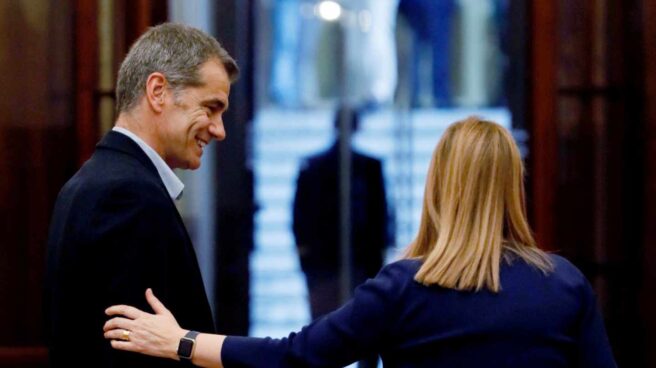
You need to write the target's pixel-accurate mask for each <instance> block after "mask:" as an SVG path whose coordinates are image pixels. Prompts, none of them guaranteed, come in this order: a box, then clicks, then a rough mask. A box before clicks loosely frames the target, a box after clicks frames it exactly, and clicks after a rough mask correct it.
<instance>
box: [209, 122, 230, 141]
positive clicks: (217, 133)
mask: <svg viewBox="0 0 656 368" xmlns="http://www.w3.org/2000/svg"><path fill="white" fill-rule="evenodd" d="M209 131H210V134H211V135H212V138H214V139H216V140H217V141H222V140H224V139H225V137H226V132H225V127H224V126H223V119H222V118H218V119H215V120H213V121H212V124H210V128H209Z"/></svg>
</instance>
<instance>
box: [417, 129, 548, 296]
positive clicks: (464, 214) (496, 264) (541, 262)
mask: <svg viewBox="0 0 656 368" xmlns="http://www.w3.org/2000/svg"><path fill="white" fill-rule="evenodd" d="M523 180H524V167H523V164H522V159H521V156H520V154H519V149H518V148H517V145H516V144H515V141H514V140H513V138H512V136H511V135H510V133H509V132H508V131H507V130H506V129H504V128H503V127H501V126H500V125H498V124H496V123H493V122H490V121H485V120H482V119H480V118H477V117H469V118H467V119H465V120H462V121H459V122H456V123H454V124H453V125H451V126H450V127H449V128H448V129H447V130H446V132H445V133H444V135H443V136H442V139H440V142H439V143H438V145H437V147H436V148H435V151H434V152H433V158H432V160H431V164H430V169H429V171H428V178H427V179H426V189H425V194H424V205H423V210H422V215H421V223H420V225H419V233H418V234H417V237H416V238H415V240H414V241H413V242H412V243H411V244H410V247H409V249H408V250H407V252H406V257H407V258H417V257H419V258H421V259H422V260H423V265H422V266H421V268H420V269H419V271H418V272H417V274H416V275H415V280H417V281H418V282H420V283H422V284H424V285H440V286H442V287H445V288H451V289H457V290H481V289H482V288H483V287H485V288H487V289H489V290H491V291H493V292H498V291H499V290H500V288H501V285H500V282H499V268H500V263H501V259H502V257H508V259H509V257H510V256H511V255H512V254H514V255H516V256H518V257H520V258H522V259H523V260H524V261H526V262H527V263H529V264H531V265H533V266H535V267H536V268H537V269H539V270H541V271H542V272H544V273H545V274H546V273H548V272H550V271H551V270H552V269H553V264H552V262H551V260H550V259H549V257H548V256H547V254H546V253H544V252H543V251H541V250H540V249H538V248H537V246H536V244H535V240H534V239H533V236H532V234H531V229H530V228H529V225H528V221H527V220H526V205H525V199H524V183H523Z"/></svg>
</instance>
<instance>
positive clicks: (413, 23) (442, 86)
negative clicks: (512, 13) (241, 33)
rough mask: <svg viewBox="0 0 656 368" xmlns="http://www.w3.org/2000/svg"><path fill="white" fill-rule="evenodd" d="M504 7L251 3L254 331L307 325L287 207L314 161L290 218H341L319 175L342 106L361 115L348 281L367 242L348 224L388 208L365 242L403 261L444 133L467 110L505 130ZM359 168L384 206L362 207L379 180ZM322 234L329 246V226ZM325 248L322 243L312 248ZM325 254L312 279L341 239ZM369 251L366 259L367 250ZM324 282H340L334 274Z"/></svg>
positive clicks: (495, 3) (475, 3)
mask: <svg viewBox="0 0 656 368" xmlns="http://www.w3.org/2000/svg"><path fill="white" fill-rule="evenodd" d="M506 9H507V5H506V1H503V0H457V1H456V0H439V1H435V0H351V1H340V2H332V1H311V0H307V1H303V0H278V1H274V0H268V1H267V0H261V1H260V2H259V3H258V24H257V26H258V27H257V35H256V42H257V44H256V55H257V59H258V60H257V64H256V65H257V67H256V68H257V70H256V87H257V88H256V90H257V97H258V98H257V101H258V104H257V108H256V118H255V121H254V124H253V129H254V130H253V163H254V172H255V183H256V184H255V185H256V187H255V191H256V200H257V204H258V206H259V208H260V211H259V212H258V214H257V215H256V219H255V231H256V234H255V239H256V241H255V251H254V253H253V256H252V259H251V266H252V268H251V272H252V274H253V278H252V280H253V285H252V289H251V297H252V305H253V308H252V310H251V317H252V318H251V321H252V325H251V335H254V336H276V337H277V336H285V335H287V334H288V333H289V332H290V331H292V330H298V329H299V328H300V327H302V326H303V325H304V324H306V323H308V322H309V321H310V319H311V316H312V313H311V308H310V305H309V302H308V300H309V295H310V294H311V293H309V292H308V287H307V283H306V276H308V275H309V273H307V272H308V270H307V267H305V268H306V269H305V270H303V269H302V267H301V262H300V260H299V249H300V250H301V252H305V251H307V248H308V244H297V243H302V242H303V241H306V242H309V240H303V239H299V236H298V232H299V230H298V229H297V234H296V235H297V236H296V237H295V234H294V231H293V228H292V226H293V224H294V222H295V219H294V213H293V212H294V211H293V209H294V199H295V197H296V198H300V196H301V194H299V193H298V192H297V191H298V190H299V189H298V188H297V181H298V180H299V176H301V174H300V173H301V172H302V171H303V172H304V171H311V170H310V169H309V168H310V167H313V166H317V167H319V166H321V165H324V166H323V169H317V171H316V173H315V174H312V175H310V176H316V177H313V178H312V179H307V180H308V181H310V182H312V184H311V185H309V187H310V188H313V189H312V190H310V192H313V193H316V192H317V191H319V192H320V193H321V194H319V195H317V194H313V197H312V198H313V202H312V201H311V203H312V205H309V207H310V208H312V210H308V211H306V212H304V215H303V216H301V221H299V216H298V214H297V217H296V223H297V226H299V225H298V224H299V223H305V225H304V226H307V227H308V228H310V230H308V231H309V232H310V233H312V232H314V233H315V235H316V234H321V232H322V231H324V230H322V229H323V228H325V226H324V225H325V223H326V222H336V221H337V220H335V219H334V218H331V217H330V214H332V215H333V216H338V213H339V209H338V208H339V198H340V197H339V195H338V193H339V191H338V190H335V189H334V188H332V187H331V186H329V185H327V184H326V183H327V182H328V181H330V180H335V181H338V179H335V178H334V175H328V174H327V173H328V172H331V170H333V171H334V172H338V171H339V169H338V167H339V166H337V164H336V163H333V164H328V163H327V162H328V161H330V160H333V161H334V162H338V163H339V162H341V161H340V160H339V159H337V158H335V157H339V154H338V153H337V154H336V153H335V151H339V150H338V147H334V145H335V143H336V142H337V139H336V138H337V137H338V135H339V129H336V128H335V124H334V122H335V120H336V116H337V115H338V114H337V111H338V107H339V106H349V107H351V108H352V110H353V111H356V112H357V114H358V117H359V124H358V125H359V127H358V129H357V130H354V131H353V132H352V135H351V138H352V145H351V146H352V147H353V150H352V151H351V156H352V161H350V162H351V165H350V166H351V181H350V183H351V184H350V187H351V197H350V198H351V210H350V217H351V224H350V227H351V228H352V229H355V230H352V233H351V237H350V239H351V243H352V244H351V249H352V251H351V264H356V266H355V267H353V268H351V272H352V274H353V280H354V281H357V282H360V281H361V280H362V278H358V277H356V276H357V275H358V273H362V272H360V270H358V266H357V264H358V263H360V258H362V254H363V251H361V250H359V248H358V247H360V248H362V243H365V242H364V241H361V240H358V235H357V229H358V228H360V227H362V226H365V225H361V224H364V222H362V223H359V222H358V221H361V219H362V218H363V217H365V218H369V217H374V216H376V215H379V214H380V211H383V212H385V210H384V208H385V204H386V205H387V208H388V210H387V212H388V213H387V214H383V217H384V218H385V219H386V221H387V224H388V225H387V226H385V225H383V226H384V227H385V228H384V229H379V230H369V233H368V236H369V239H373V238H376V236H377V235H376V234H380V232H381V231H382V232H383V235H382V238H383V239H384V238H385V237H386V236H387V241H386V243H387V245H388V247H386V248H385V256H384V259H385V261H386V262H389V261H393V260H394V259H396V258H398V257H399V256H400V254H401V252H402V250H403V249H404V248H405V246H406V245H407V244H408V243H409V242H410V241H412V239H413V237H414V235H415V232H416V230H417V227H418V222H419V216H420V209H421V203H422V198H423V187H424V180H425V175H426V171H427V170H428V164H429V161H430V158H431V154H432V151H433V148H434V147H435V145H436V143H437V141H438V139H439V138H440V136H441V134H442V132H443V131H444V129H445V128H446V127H447V126H448V125H449V124H451V123H453V122H454V121H456V120H460V119H463V118H465V117H467V116H469V115H474V114H475V115H480V116H483V117H485V118H487V119H490V120H494V121H496V122H498V123H500V124H502V125H504V126H506V127H510V121H511V116H510V113H509V111H508V109H507V107H506V100H507V99H506V95H505V87H504V86H505V84H506V83H505V80H506V74H507V73H506V67H505V66H506V65H507V64H508V62H507V55H506V54H505V53H504V50H505V44H504V42H503V39H504V32H503V30H504V29H505V28H506ZM346 126H348V124H346V125H344V127H346ZM331 147H332V150H331ZM331 152H333V153H331ZM330 157H332V158H330ZM363 157H366V159H362V158H363ZM362 160H365V161H368V162H377V163H380V165H381V167H382V174H383V181H384V188H385V193H386V194H385V198H386V200H384V201H383V202H385V203H383V204H382V205H381V206H378V207H377V208H378V209H379V210H378V212H370V211H371V210H370V208H373V206H368V205H365V204H363V202H366V201H365V200H364V199H363V198H365V197H373V196H374V194H373V192H374V191H375V184H374V181H370V180H369V179H367V176H371V175H369V174H367V175H365V174H363V172H364V171H367V170H366V169H364V167H367V166H366V165H364V164H361V161H362ZM331 165H333V166H331ZM363 165H364V166H363ZM374 166H375V165H374ZM374 176H375V175H374ZM317 178H323V181H322V179H317ZM327 178H328V179H327ZM303 180H305V179H302V180H301V181H303ZM319 188H320V189H319ZM329 188H332V189H329ZM347 198H348V197H347ZM297 200H298V199H297ZM381 208H383V210H380V209H381ZM383 222H384V220H383ZM335 231H337V232H339V229H338V228H337V230H335ZM320 237H321V236H320ZM324 238H330V239H339V237H335V234H334V232H333V234H327V235H325V236H324ZM383 241H384V240H383ZM384 242H385V241H384ZM299 246H300V248H299ZM322 246H323V247H328V246H329V245H326V244H318V245H315V247H319V248H321V247H322ZM330 247H332V251H326V252H325V253H324V256H323V257H324V258H323V259H324V262H318V265H317V264H315V265H314V266H315V267H316V268H317V269H318V270H317V271H316V272H318V273H321V272H328V271H327V270H326V268H328V267H322V266H325V265H326V264H328V263H329V262H328V260H329V259H330V258H331V257H335V252H336V249H339V247H340V245H339V241H338V240H337V241H335V244H330ZM365 252H371V253H368V254H371V257H372V258H375V256H374V254H373V253H375V251H372V250H371V248H370V249H368V250H366V251H365ZM303 254H306V253H303ZM319 259H321V258H320V257H319ZM338 259H339V257H338ZM304 262H305V261H304ZM310 263H311V262H310ZM306 266H307V265H306ZM338 269H339V270H341V269H343V267H338ZM303 271H306V273H304V272H303ZM332 271H334V270H332ZM374 274H375V273H374ZM331 277H332V279H333V280H336V282H337V283H339V278H340V275H339V271H335V273H334V274H332V275H331ZM316 287H317V290H320V291H323V295H324V296H326V295H328V296H330V297H327V299H329V301H328V302H326V303H325V304H327V305H329V304H334V303H332V302H334V301H335V299H338V297H334V295H335V293H334V290H332V289H330V288H331V287H332V286H330V287H326V286H325V285H317V286H316ZM322 287H323V289H322Z"/></svg>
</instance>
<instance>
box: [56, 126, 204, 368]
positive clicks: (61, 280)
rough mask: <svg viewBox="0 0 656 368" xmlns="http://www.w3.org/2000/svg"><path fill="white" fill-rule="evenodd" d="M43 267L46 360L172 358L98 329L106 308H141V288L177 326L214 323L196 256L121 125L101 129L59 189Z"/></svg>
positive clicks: (109, 362) (136, 363)
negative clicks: (123, 344)
mask: <svg viewBox="0 0 656 368" xmlns="http://www.w3.org/2000/svg"><path fill="white" fill-rule="evenodd" d="M46 275H47V279H46V295H45V299H46V313H47V316H46V320H47V323H48V326H47V331H48V340H49V347H50V360H51V365H52V366H54V367H60V366H62V367H63V366H66V367H69V366H74V365H79V364H82V365H83V366H93V367H171V366H179V365H180V364H179V363H177V362H174V361H166V360H164V359H155V358H150V357H145V356H140V355H138V354H134V353H127V352H121V351H117V350H114V349H112V348H111V346H110V344H109V341H108V340H105V339H104V338H103V324H104V323H105V322H106V321H107V317H106V316H105V315H104V311H105V309H106V308H107V307H109V306H110V305H114V304H129V305H134V306H136V307H137V308H139V309H142V310H147V311H150V310H151V309H150V307H149V306H148V304H147V303H146V300H145V296H144V291H145V290H146V288H148V287H150V288H153V291H154V292H155V295H157V297H158V298H160V299H161V300H162V302H164V304H165V305H166V306H167V307H168V308H169V309H170V310H171V311H172V312H173V313H174V314H175V316H176V318H178V320H179V321H180V323H181V324H182V325H183V326H188V328H190V329H194V330H200V331H213V330H214V323H213V320H212V315H211V312H210V307H209V304H208V301H207V296H206V294H205V289H204V287H203V283H202V279H201V274H200V271H199V267H198V263H197V260H196V255H195V252H194V249H193V247H192V244H191V241H190V239H189V236H188V234H187V231H186V229H185V227H184V224H183V222H182V219H181V218H180V215H179V213H178V211H177V209H176V208H175V204H174V203H173V200H172V199H171V197H170V196H169V194H168V192H167V191H166V187H165V186H164V184H163V182H162V181H161V179H160V177H159V174H158V173H157V170H156V169H155V166H154V165H153V163H152V162H151V161H150V159H149V158H148V156H146V154H145V153H144V152H143V151H142V149H141V148H140V147H139V146H138V145H137V144H136V143H135V142H134V141H132V140H131V139H130V138H129V137H127V136H125V135H123V134H121V133H117V132H110V133H108V134H107V135H106V136H105V137H104V138H103V139H102V141H101V142H100V143H99V144H98V145H97V147H96V151H95V152H94V154H93V156H92V157H91V158H90V159H89V160H88V161H87V162H86V163H85V164H84V165H83V166H82V168H80V170H79V171H78V172H77V173H76V174H75V175H74V176H73V177H72V178H71V179H70V180H69V181H68V182H67V183H66V185H64V187H63V189H62V190H61V192H60V193H59V196H58V197H57V202H56V204H55V208H54V212H53V216H52V222H51V227H50V234H49V239H48V255H47V274H46ZM183 321H184V322H183Z"/></svg>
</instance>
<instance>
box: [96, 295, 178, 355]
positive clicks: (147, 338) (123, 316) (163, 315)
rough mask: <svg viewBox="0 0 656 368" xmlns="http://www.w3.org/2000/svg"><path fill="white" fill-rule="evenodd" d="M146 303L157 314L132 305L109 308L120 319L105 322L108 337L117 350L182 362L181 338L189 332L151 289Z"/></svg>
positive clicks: (111, 314)
mask: <svg viewBox="0 0 656 368" xmlns="http://www.w3.org/2000/svg"><path fill="white" fill-rule="evenodd" d="M146 300H147V301H148V304H150V306H151V307H152V308H153V311H155V314H150V313H146V312H143V311H141V310H139V309H137V308H134V307H131V306H128V305H114V306H111V307H109V308H107V310H105V314H107V315H108V316H117V317H114V318H112V319H110V320H109V321H107V322H106V323H105V326H104V328H103V329H104V331H105V338H106V339H111V340H112V341H111V344H112V347H113V348H114V349H118V350H126V351H133V352H137V353H141V354H146V355H151V356H155V357H162V358H170V359H175V360H178V359H179V358H178V344H179V342H180V338H182V337H183V336H184V335H185V334H186V333H187V332H188V331H187V330H184V329H182V328H180V326H179V325H178V322H177V321H176V320H175V317H174V316H173V314H171V312H170V311H169V310H168V309H166V307H164V304H162V302H160V301H159V300H158V299H157V298H156V297H155V295H154V294H153V291H152V290H151V289H148V290H146ZM126 331H127V332H126Z"/></svg>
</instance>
